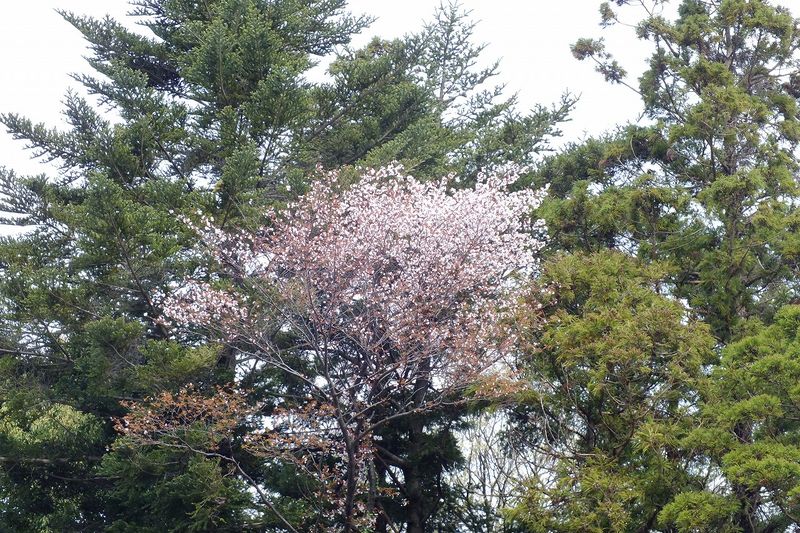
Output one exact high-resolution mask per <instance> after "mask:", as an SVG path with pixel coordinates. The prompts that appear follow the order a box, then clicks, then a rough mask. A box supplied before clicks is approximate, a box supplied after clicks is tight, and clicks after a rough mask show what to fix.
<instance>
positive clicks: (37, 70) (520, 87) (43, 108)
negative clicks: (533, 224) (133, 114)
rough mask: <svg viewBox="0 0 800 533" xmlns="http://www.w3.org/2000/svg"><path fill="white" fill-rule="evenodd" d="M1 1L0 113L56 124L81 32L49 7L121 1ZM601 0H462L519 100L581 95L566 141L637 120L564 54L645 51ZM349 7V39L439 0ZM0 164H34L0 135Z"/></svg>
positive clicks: (398, 27)
mask: <svg viewBox="0 0 800 533" xmlns="http://www.w3.org/2000/svg"><path fill="white" fill-rule="evenodd" d="M3 4H4V5H3V7H2V8H0V50H2V52H1V53H0V73H2V74H0V111H2V112H8V111H13V112H17V113H21V114H22V115H25V116H28V117H29V118H31V119H32V120H34V121H35V122H45V123H48V124H51V125H58V124H59V122H60V120H61V108H62V107H61V101H62V98H63V96H64V93H65V91H66V90H67V89H68V88H70V87H73V88H76V85H77V84H76V83H75V82H74V81H73V80H72V79H70V78H69V77H68V74H69V73H71V72H85V71H87V66H86V64H85V62H84V61H83V59H82V56H83V55H85V54H86V49H85V43H84V41H83V40H82V39H81V37H80V35H79V33H78V32H77V31H76V30H74V29H73V28H72V27H71V26H70V25H69V24H67V23H66V22H65V21H64V20H62V19H61V17H60V16H59V15H58V14H57V13H56V12H55V9H56V8H59V7H60V8H64V9H69V10H72V11H74V12H77V13H84V14H89V15H93V16H97V17H102V16H105V15H107V14H108V15H111V16H113V17H115V18H119V19H124V18H125V15H126V12H127V10H128V4H127V1H126V0H69V1H68V2H67V1H64V0H27V1H26V2H11V1H5V2H3ZM598 4H599V0H558V1H543V0H493V1H486V0H466V1H464V2H463V5H464V6H465V7H466V8H468V9H471V10H472V11H473V17H474V18H475V19H476V20H478V21H479V24H478V27H477V29H476V34H477V39H479V40H480V41H483V42H486V43H487V44H488V47H487V49H486V51H485V54H486V59H487V61H488V60H491V59H495V58H496V59H500V60H501V64H500V68H501V76H500V77H501V81H503V82H505V83H506V84H507V87H508V90H509V91H512V92H517V93H518V94H519V97H520V102H521V104H522V106H523V107H531V106H533V105H535V104H537V103H543V104H548V103H551V102H555V101H557V100H558V98H559V96H560V95H561V94H562V93H563V92H564V91H565V90H571V91H573V92H575V93H580V94H581V101H580V103H579V104H578V107H577V109H576V110H575V113H574V114H573V117H572V121H571V123H569V124H568V125H566V127H565V128H564V130H565V134H566V135H565V136H566V138H567V139H578V138H580V137H581V136H583V135H585V134H586V133H588V134H596V133H600V132H602V131H605V130H607V129H610V128H611V127H613V126H614V125H615V124H618V123H620V122H624V121H627V120H635V119H636V118H637V114H638V112H639V109H640V106H639V102H638V101H637V100H636V98H635V97H633V98H632V95H631V94H629V90H628V89H625V88H623V87H621V86H610V85H608V84H607V83H605V82H604V81H603V80H602V79H601V77H600V75H598V74H596V73H595V72H594V71H593V70H592V68H591V66H590V65H589V64H588V63H579V62H578V61H576V60H574V59H573V58H572V56H571V55H570V52H569V45H570V43H571V42H573V41H574V40H575V39H576V38H578V37H583V36H598V35H600V34H601V33H604V34H606V37H607V39H608V42H609V48H610V49H611V50H614V51H616V52H618V55H619V57H620V59H621V60H622V61H623V64H625V65H626V66H627V67H628V68H629V70H631V72H632V73H634V74H636V73H637V72H638V71H640V70H641V69H642V66H643V64H644V59H645V57H646V55H647V49H646V48H645V47H642V46H641V44H640V43H639V42H637V41H636V40H635V39H633V38H632V36H631V35H630V34H629V32H626V31H625V30H624V29H621V28H620V29H618V30H615V31H612V32H601V30H600V28H599V26H598V20H599V16H598V12H597V6H598ZM350 5H351V9H352V11H353V12H355V13H366V14H369V15H372V16H374V17H377V20H376V21H375V23H374V24H373V25H372V26H371V27H370V28H369V29H367V30H366V31H365V32H364V34H362V35H360V36H358V37H357V39H356V41H355V44H363V43H365V42H366V41H367V40H368V39H369V38H370V37H371V36H373V35H380V36H384V37H396V36H400V35H402V34H404V33H408V32H413V31H416V30H418V29H419V28H420V26H421V24H422V23H423V21H424V20H426V19H429V18H430V16H431V14H432V13H433V10H434V8H435V7H436V6H437V5H438V0H402V1H398V0H351V2H350ZM0 165H5V166H7V167H10V168H14V169H16V170H17V171H20V172H22V173H34V172H39V171H41V170H42V168H43V167H42V166H41V165H39V164H38V163H37V162H35V161H31V160H30V154H29V153H28V152H25V151H24V150H23V145H22V143H21V142H18V141H12V140H11V139H10V137H9V136H8V135H7V134H6V133H5V132H4V131H3V132H2V133H0Z"/></svg>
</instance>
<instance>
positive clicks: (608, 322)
mask: <svg viewBox="0 0 800 533" xmlns="http://www.w3.org/2000/svg"><path fill="white" fill-rule="evenodd" d="M663 274H664V270H663V268H660V267H658V266H655V265H653V266H650V267H646V266H644V265H643V264H641V263H640V262H639V261H637V260H635V259H632V258H630V257H628V256H626V255H623V254H621V253H618V252H611V251H604V252H598V253H595V254H590V255H586V254H580V253H579V254H574V255H563V256H557V257H554V258H553V259H552V260H551V261H549V262H548V263H547V264H546V265H545V266H544V269H543V273H542V282H543V284H544V286H545V287H546V289H545V293H544V294H543V295H542V296H541V297H540V298H543V301H544V308H543V310H542V313H543V314H544V318H545V321H544V324H543V326H541V327H536V326H534V327H533V330H532V331H531V337H530V340H531V347H530V348H529V354H530V356H529V364H528V367H529V369H530V372H531V381H532V382H533V383H534V387H533V388H532V390H531V391H530V392H529V393H528V397H527V398H523V400H522V403H521V405H520V407H519V408H518V412H517V416H518V417H519V419H520V420H524V421H525V422H526V423H527V424H531V425H532V426H533V427H536V428H542V430H541V435H531V437H530V438H531V440H532V442H535V443H538V447H539V449H540V451H539V453H541V454H542V455H543V457H544V459H543V461H544V463H543V464H545V465H547V467H548V468H551V469H552V470H553V477H552V478H542V479H535V480H531V482H530V485H529V487H528V489H527V492H526V495H525V497H524V499H523V501H522V504H521V505H520V506H519V507H518V508H517V509H516V510H515V511H514V512H513V513H512V515H511V516H512V518H513V519H514V520H515V521H518V522H520V523H522V524H525V525H526V526H527V527H528V528H529V529H530V530H532V531H576V532H577V531H638V530H641V529H643V528H645V529H646V528H647V527H651V525H652V524H653V523H654V522H655V519H656V516H657V514H658V512H659V510H660V506H661V505H663V504H664V503H666V502H668V501H669V500H670V498H671V497H672V495H674V494H675V493H676V492H678V491H680V490H681V488H682V487H684V486H686V485H687V484H689V483H690V482H691V476H690V475H688V474H687V473H686V472H684V471H683V470H682V468H681V464H680V461H679V460H678V457H677V456H676V455H675V454H674V453H673V452H671V451H670V448H672V446H670V444H669V443H670V442H671V441H673V440H674V439H676V438H677V437H678V436H679V435H680V433H676V432H678V431H679V429H678V428H676V427H675V425H676V424H678V423H679V422H680V421H683V420H684V419H687V418H688V417H689V416H690V415H691V412H692V409H691V404H690V403H689V402H692V401H693V398H694V397H695V395H696V387H697V386H698V383H699V381H701V377H702V372H701V369H702V367H703V365H704V364H707V363H709V362H710V361H711V360H712V359H713V352H712V346H713V341H712V338H711V336H710V335H709V332H708V329H707V327H706V326H705V325H704V324H702V323H699V322H697V321H694V320H691V319H689V317H688V316H687V315H686V311H685V310H684V309H683V308H682V306H681V305H680V304H678V303H677V302H675V301H672V300H670V299H669V298H667V297H665V296H664V295H661V294H659V292H658V290H657V288H658V286H659V279H660V278H661V277H662V276H663ZM534 298H535V297H534ZM533 301H535V299H534V300H533ZM532 319H533V320H534V323H535V320H536V318H535V317H533V318H532ZM529 320H530V318H529Z"/></svg>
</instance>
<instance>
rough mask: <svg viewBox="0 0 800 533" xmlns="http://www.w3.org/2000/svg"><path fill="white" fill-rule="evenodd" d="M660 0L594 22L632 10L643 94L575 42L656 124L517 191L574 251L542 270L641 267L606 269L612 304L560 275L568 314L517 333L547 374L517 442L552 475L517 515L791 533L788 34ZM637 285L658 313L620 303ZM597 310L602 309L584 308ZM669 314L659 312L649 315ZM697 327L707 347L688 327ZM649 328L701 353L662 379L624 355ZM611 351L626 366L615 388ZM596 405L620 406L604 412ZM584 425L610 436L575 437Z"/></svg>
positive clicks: (794, 478)
mask: <svg viewBox="0 0 800 533" xmlns="http://www.w3.org/2000/svg"><path fill="white" fill-rule="evenodd" d="M612 4H616V6H613V5H612ZM662 4H663V5H662ZM666 4H668V2H654V6H653V9H649V8H645V5H644V4H640V3H637V2H631V1H628V0H620V1H617V2H613V3H604V4H603V5H602V6H601V9H600V13H601V18H602V25H603V26H604V27H610V26H615V25H618V24H621V23H622V22H623V21H625V20H626V18H627V13H629V12H630V11H631V10H632V9H634V8H633V7H626V6H628V5H631V6H633V5H636V6H637V8H638V9H640V11H639V12H640V13H641V14H642V19H641V20H640V21H639V22H638V23H637V24H635V28H636V33H637V36H638V37H639V38H640V39H643V40H646V41H648V42H649V43H651V44H652V46H653V55H652V56H651V58H650V60H649V64H648V69H647V70H646V71H645V72H644V74H643V75H642V76H641V78H640V79H639V80H638V81H639V83H638V85H636V84H632V83H629V82H628V81H627V80H626V78H625V72H624V70H623V69H622V68H621V67H620V65H619V64H618V63H617V62H616V61H615V60H614V58H613V56H612V55H611V53H610V52H609V51H608V50H607V49H606V47H605V43H604V42H603V41H602V40H597V39H581V40H579V41H578V42H577V43H576V44H575V45H574V46H573V54H574V55H575V57H576V58H577V59H579V60H590V61H593V62H594V63H595V66H596V67H597V70H598V71H599V72H600V73H601V74H603V75H604V76H605V77H606V79H607V80H608V81H611V82H614V83H621V84H624V85H626V86H628V87H629V88H631V89H633V90H635V91H636V92H637V93H638V94H639V95H640V96H641V97H642V100H643V103H644V112H645V116H647V117H648V118H649V119H650V121H651V122H650V123H649V124H648V125H646V126H633V125H630V126H625V127H621V128H618V129H617V130H616V131H614V132H612V133H610V134H608V135H606V136H603V137H600V138H595V139H588V140H587V141H585V142H583V143H580V144H573V145H570V146H568V147H567V148H566V149H565V150H564V151H562V152H561V153H560V154H558V155H556V156H553V157H550V158H548V159H547V160H546V161H545V162H544V163H543V164H542V165H540V167H539V168H538V169H537V170H536V172H535V173H534V174H533V175H532V176H531V178H530V179H531V182H532V184H533V185H534V186H541V185H543V184H548V183H549V184H550V185H551V187H550V192H551V197H550V198H549V199H548V201H547V202H546V203H545V204H543V206H542V208H541V209H540V215H541V216H542V217H543V218H544V219H545V220H546V221H547V224H548V229H549V231H550V234H551V236H552V241H551V243H550V247H549V249H548V253H549V254H552V255H553V256H554V257H556V258H560V257H562V256H561V254H563V253H564V252H565V251H566V252H569V253H572V254H575V255H573V256H566V258H562V259H555V261H556V264H559V262H561V263H563V264H565V265H570V264H572V262H576V263H577V262H583V261H586V259H583V258H585V257H587V256H585V255H584V254H586V253H590V254H593V255H590V256H588V257H595V258H598V257H603V256H604V254H607V253H608V252H604V251H603V250H608V249H611V250H618V251H620V252H624V253H625V254H627V255H628V256H629V257H636V258H638V260H640V261H641V262H642V263H643V264H646V265H650V266H649V267H648V269H647V270H648V271H649V272H650V273H649V274H648V275H647V276H645V277H644V278H643V277H642V274H641V272H639V271H637V270H633V271H632V270H630V269H628V268H625V267H622V266H619V265H617V266H615V267H614V268H613V269H612V270H610V271H611V272H613V273H614V274H615V275H618V276H619V277H618V278H616V279H618V281H617V283H618V285H617V286H618V287H620V289H622V290H623V292H621V293H620V292H619V290H617V289H614V285H610V286H609V285H608V284H607V282H604V281H603V280H606V279H608V274H602V273H598V272H597V270H596V267H594V268H595V269H594V270H590V269H588V267H587V272H592V274H591V276H592V277H591V279H592V281H591V282H587V281H584V283H587V284H588V286H589V287H592V286H593V284H594V286H595V287H597V289H596V293H597V295H599V296H591V295H592V294H593V293H591V292H590V293H589V296H586V295H585V294H586V293H585V291H584V292H583V293H581V292H576V289H574V288H573V285H574V284H575V282H576V280H580V279H581V278H576V277H575V275H574V274H572V275H569V276H566V277H564V275H562V278H556V279H566V280H567V282H564V281H561V282H560V283H558V284H556V285H554V287H553V293H554V295H555V296H554V298H555V299H557V301H559V302H561V303H560V305H564V306H565V307H566V309H556V310H549V309H547V308H546V309H545V318H546V322H545V324H544V326H543V333H531V334H530V337H531V338H533V339H535V340H536V342H538V343H540V345H536V350H534V351H533V353H534V354H540V358H543V359H544V361H545V362H542V361H541V360H537V359H536V358H535V357H532V358H531V362H530V363H529V368H531V370H532V371H533V372H534V375H535V376H543V377H541V378H540V381H537V382H535V387H534V389H543V390H544V391H546V392H544V393H536V392H533V393H531V395H532V396H533V397H534V398H535V401H533V402H531V407H530V408H529V410H528V411H529V412H528V411H526V410H520V416H521V417H522V420H523V421H527V425H523V427H527V428H529V430H530V431H531V433H532V435H531V436H530V440H531V441H532V442H534V443H536V444H537V445H538V446H541V447H543V448H544V449H545V450H548V451H551V450H556V451H558V452H559V453H558V455H557V456H556V457H557V459H556V460H555V463H554V464H555V465H556V467H557V468H556V474H554V476H553V477H552V478H550V477H547V478H545V479H543V480H533V481H531V488H530V489H529V491H528V492H527V494H526V499H525V500H524V501H523V502H522V503H521V505H520V506H519V507H518V509H516V511H515V517H516V518H517V519H519V520H520V521H522V522H523V523H525V524H526V525H527V526H528V527H529V528H530V529H531V530H536V531H570V530H572V531H578V530H587V531H590V530H598V531H601V530H602V531H606V530H611V531H646V530H660V531H747V532H756V531H759V532H760V531H765V532H766V531H788V530H789V529H790V528H791V527H793V526H794V527H796V525H797V516H798V515H797V509H796V505H797V500H796V499H795V498H796V494H797V489H796V487H797V486H798V483H800V471H798V470H797V468H796V465H797V460H798V457H797V448H796V446H797V443H796V442H795V441H796V434H797V428H796V427H795V424H794V422H793V421H792V420H793V418H794V417H795V416H796V406H795V404H794V401H795V400H794V399H793V396H792V394H794V393H793V392H792V391H793V390H794V388H795V387H796V385H795V384H796V383H797V376H796V375H795V374H796V371H795V368H794V363H793V358H794V357H796V354H797V350H796V347H795V346H794V343H795V340H794V339H795V338H796V318H795V317H796V316H797V311H796V309H795V308H794V306H789V307H784V306H785V304H787V303H791V302H795V303H796V298H797V289H798V287H797V277H798V262H797V259H798V255H797V251H798V248H797V238H796V236H797V224H798V219H797V217H798V213H797V209H796V205H797V201H798V194H799V191H798V188H797V179H796V174H797V171H798V162H797V147H798V137H797V127H798V123H799V122H798V120H800V116H798V111H797V110H798V108H797V104H798V101H797V99H798V96H800V92H798V91H797V90H796V87H795V85H796V83H795V82H796V80H797V79H798V72H800V54H799V53H798V51H799V50H800V24H799V23H798V21H797V20H796V19H794V18H793V17H792V15H791V13H790V12H789V11H788V9H786V8H784V7H779V6H775V5H774V4H772V3H770V2H768V1H765V0H708V1H706V0H702V1H701V0H685V1H682V2H679V3H678V6H677V7H678V10H677V18H676V19H675V20H669V19H668V18H667V17H666V16H665V15H664V13H666V12H667V10H665V9H663V7H664V5H666ZM626 24H627V22H626ZM594 261H598V259H594ZM626 261H630V259H628V260H626ZM589 264H593V263H592V262H591V261H590V262H589ZM653 265H660V267H658V268H656V269H655V270H654V266H653ZM552 269H553V267H552V266H549V267H548V269H546V270H545V279H553V274H552V272H553V270H552ZM586 276H587V277H588V274H587V275H586ZM611 279H614V278H611ZM643 280H647V281H646V285H647V286H648V287H649V288H650V289H656V290H657V292H659V293H660V294H662V295H663V296H658V298H659V300H658V301H661V302H662V303H661V304H659V305H655V300H654V301H653V302H652V303H649V304H647V305H646V306H645V307H642V304H643V303H644V301H641V302H638V303H637V302H636V301H635V300H631V298H632V297H633V295H634V294H637V292H638V290H639V289H636V288H637V287H640V286H641V283H642V282H643ZM600 287H602V289H600ZM581 294H583V295H584V296H581ZM576 295H577V297H576ZM662 298H666V299H663V300H662ZM598 302H601V303H602V302H606V303H610V305H609V307H608V309H607V310H606V311H605V312H602V313H599V312H598V309H600V308H598V307H597V306H598V305H599V304H598ZM678 302H680V304H681V305H679V304H678ZM570 306H571V307H570ZM650 306H653V307H652V310H650V309H649V307H650ZM664 306H666V307H664ZM684 306H685V307H684ZM669 308H672V311H671V312H670V313H672V315H671V316H672V318H669V316H670V314H669V313H667V314H662V313H665V312H666V310H667V309H669ZM656 309H659V310H660V311H658V312H655V310H656ZM631 313H633V314H631ZM675 313H679V314H675ZM595 314H596V315H597V320H590V318H591V317H592V316H594V315H595ZM679 316H683V318H680V319H679V318H677V317H679ZM696 318H699V319H702V320H703V321H704V322H705V323H706V324H707V325H708V326H709V327H710V333H711V334H713V337H711V336H709V335H708V333H709V332H708V331H705V329H704V328H700V329H696V328H698V326H697V324H696V322H694V320H695V319H696ZM650 321H652V322H653V324H659V325H661V326H666V325H667V324H670V323H671V324H672V325H671V326H666V327H667V328H668V329H669V332H668V331H663V332H662V335H665V337H663V338H670V336H673V338H674V336H676V335H677V336H679V337H680V336H682V335H685V336H686V337H685V341H683V342H684V343H685V344H684V345H685V346H688V345H689V344H688V343H689V342H692V343H694V342H699V343H701V344H702V345H703V346H705V348H704V349H703V350H704V353H705V354H706V355H705V356H703V357H701V358H696V359H693V360H692V361H693V363H692V364H693V365H694V366H689V367H686V366H682V365H678V366H677V367H676V366H675V365H673V364H671V363H667V362H666V360H665V359H662V360H661V363H660V365H663V366H660V368H661V371H660V372H654V370H655V369H656V368H659V366H655V367H653V366H652V360H651V363H649V364H648V365H646V366H641V361H642V359H637V354H642V353H644V354H649V353H652V352H650V350H651V348H652V347H655V346H664V345H663V344H662V343H661V341H659V342H653V340H652V339H649V338H648V336H649V334H650V333H652V332H654V331H658V330H656V329H653V326H652V325H647V324H648V323H650ZM681 332H682V333H681ZM668 333H669V335H667V334H668ZM712 338H713V339H714V341H713V343H712V340H711V339H712ZM701 339H704V340H701ZM676 340H677V339H676ZM673 342H674V341H673ZM712 345H713V346H714V350H713V352H714V353H716V354H717V355H716V356H712V355H711V354H712V351H711V348H712ZM673 353H675V354H679V353H681V351H680V350H675V351H674V352H673ZM620 354H624V355H625V357H626V358H627V357H632V358H633V360H634V361H636V366H634V367H633V368H637V369H639V370H637V371H636V372H630V373H627V374H625V375H624V379H621V380H618V379H616V377H615V376H617V373H618V372H619V370H618V366H617V365H619V363H620V360H619V357H620ZM623 360H624V359H623ZM656 361H657V360H656ZM685 361H687V362H688V360H685ZM645 368H648V369H649V370H648V372H642V370H643V369H645ZM681 368H683V369H684V370H681V371H678V372H676V370H678V369H681ZM689 368H693V370H691V371H689V370H688V369H689ZM653 377H655V378H656V379H655V380H654V381H652V382H651V381H649V380H650V379H651V378H653ZM609 379H611V383H614V384H618V385H617V386H620V385H624V387H623V388H622V390H618V389H616V388H614V387H613V386H611V385H610V384H609V383H607V382H608V381H609ZM640 387H641V389H640ZM576 389H577V390H579V391H581V392H580V393H575V392H573V391H575V390H576ZM629 390H633V391H637V390H640V391H648V392H649V393H655V392H656V391H658V393H659V394H660V393H661V392H662V391H670V393H669V394H668V397H669V398H671V400H669V401H667V404H666V406H667V407H666V408H653V409H650V408H648V405H650V404H649V402H650V401H651V400H650V399H649V398H648V396H647V394H644V395H643V394H641V393H640V394H639V395H638V396H636V395H626V393H627V392H628V391H629ZM541 398H546V399H551V398H557V399H560V401H559V402H557V403H555V404H554V406H553V405H551V404H549V403H547V402H546V401H544V400H542V399H541ZM608 398H611V399H612V400H611V402H612V405H613V404H619V405H621V406H624V408H610V407H609V406H608V404H609V399H608ZM617 400H619V401H617ZM626 400H628V401H626ZM550 401H552V400H550ZM600 401H602V402H603V403H597V402H600ZM537 403H540V404H541V407H539V408H538V409H537V408H535V406H536V404H537ZM531 413H533V414H531ZM566 413H569V414H570V417H569V418H565V417H566ZM655 413H658V415H657V416H654V414H655ZM523 415H524V416H523ZM534 415H535V416H534ZM556 415H557V416H556ZM525 417H530V420H528V419H527V418H525ZM562 418H563V421H562V422H560V423H559V424H557V425H553V424H552V423H551V422H550V419H554V420H559V419H562ZM543 420H546V421H548V422H547V424H545V423H544V422H543ZM587 420H590V421H596V422H595V425H597V424H598V423H599V424H600V425H599V426H597V427H599V428H601V429H604V428H607V432H603V431H595V432H593V433H589V432H587V430H586V429H584V428H591V427H593V425H592V424H589V423H588V422H587ZM554 428H555V429H554ZM561 428H567V431H564V430H562V429H561ZM590 435H596V436H593V438H592V440H589V439H588V437H589V436H590ZM628 435H629V436H630V437H629V441H628V440H624V439H623V440H622V441H620V437H621V436H623V437H624V436H628ZM587 442H588V443H589V444H591V445H587V444H586V443H587ZM623 443H624V444H625V445H624V446H623ZM550 453H552V452H550Z"/></svg>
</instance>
